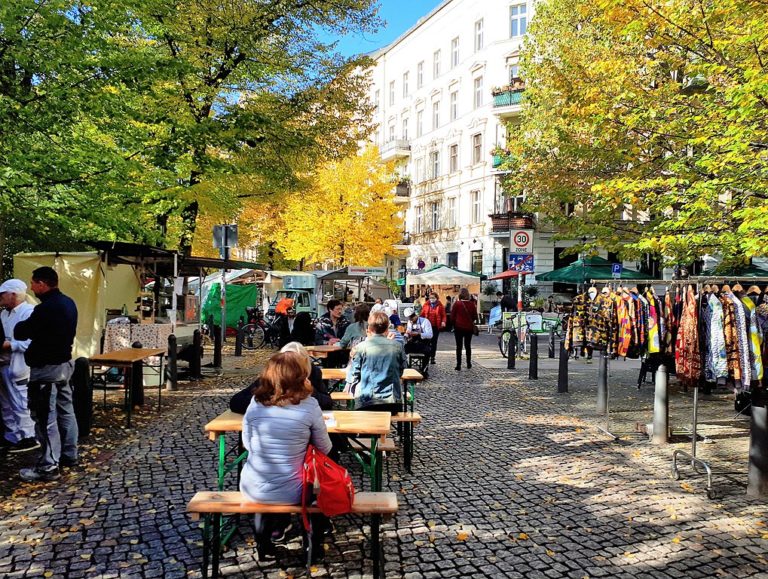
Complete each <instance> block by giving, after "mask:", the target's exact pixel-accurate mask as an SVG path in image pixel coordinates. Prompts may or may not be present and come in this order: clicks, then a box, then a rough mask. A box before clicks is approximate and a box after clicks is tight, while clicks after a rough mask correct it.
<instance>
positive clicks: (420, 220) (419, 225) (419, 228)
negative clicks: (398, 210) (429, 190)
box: [416, 205, 423, 233]
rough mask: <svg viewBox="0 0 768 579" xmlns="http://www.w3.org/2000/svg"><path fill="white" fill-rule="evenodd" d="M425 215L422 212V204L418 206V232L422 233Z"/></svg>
mask: <svg viewBox="0 0 768 579" xmlns="http://www.w3.org/2000/svg"><path fill="white" fill-rule="evenodd" d="M422 219H423V215H422V213H421V205H419V206H418V207H417V208H416V233H421V227H422Z"/></svg>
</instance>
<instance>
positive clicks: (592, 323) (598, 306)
mask: <svg viewBox="0 0 768 579" xmlns="http://www.w3.org/2000/svg"><path fill="white" fill-rule="evenodd" d="M612 318H613V300H612V299H611V298H610V297H609V296H608V295H606V294H602V293H601V294H599V295H597V296H595V299H594V300H592V301H591V302H588V303H587V324H586V340H587V345H588V346H590V347H591V348H592V349H594V350H610V346H611V339H610V337H611V334H610V332H611V327H612V325H613V320H612Z"/></svg>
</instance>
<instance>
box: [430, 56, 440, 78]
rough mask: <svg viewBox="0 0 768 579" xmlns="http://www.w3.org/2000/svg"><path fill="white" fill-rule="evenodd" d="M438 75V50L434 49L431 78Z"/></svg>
mask: <svg viewBox="0 0 768 579" xmlns="http://www.w3.org/2000/svg"><path fill="white" fill-rule="evenodd" d="M438 76H440V51H439V50H435V54H433V55H432V78H437V77H438Z"/></svg>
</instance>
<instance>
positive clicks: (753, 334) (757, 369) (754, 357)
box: [741, 296, 763, 380]
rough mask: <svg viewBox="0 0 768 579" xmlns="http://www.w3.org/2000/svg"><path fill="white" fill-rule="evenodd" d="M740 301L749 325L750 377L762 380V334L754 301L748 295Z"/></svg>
mask: <svg viewBox="0 0 768 579" xmlns="http://www.w3.org/2000/svg"><path fill="white" fill-rule="evenodd" d="M741 301H742V302H743V303H744V306H745V307H746V308H747V311H748V312H749V313H748V315H747V320H748V327H749V352H750V357H749V358H750V362H751V363H752V379H753V380H762V378H763V359H762V353H761V352H762V345H763V336H762V334H761V333H760V329H759V328H758V325H757V311H756V310H757V307H756V306H755V302H753V301H752V298H750V297H747V296H745V297H743V298H741Z"/></svg>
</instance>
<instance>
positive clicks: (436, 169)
mask: <svg viewBox="0 0 768 579" xmlns="http://www.w3.org/2000/svg"><path fill="white" fill-rule="evenodd" d="M429 167H430V169H431V170H432V172H431V175H430V176H431V177H432V179H437V178H438V177H439V176H440V151H432V152H431V153H430V154H429Z"/></svg>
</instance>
